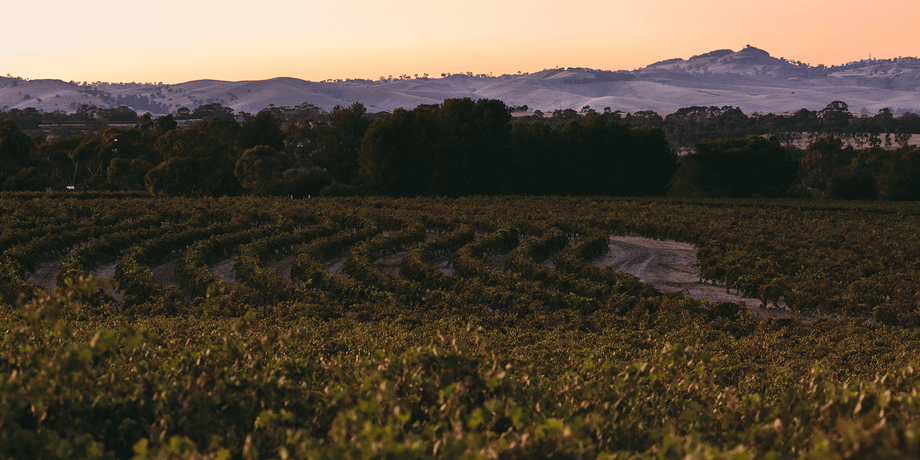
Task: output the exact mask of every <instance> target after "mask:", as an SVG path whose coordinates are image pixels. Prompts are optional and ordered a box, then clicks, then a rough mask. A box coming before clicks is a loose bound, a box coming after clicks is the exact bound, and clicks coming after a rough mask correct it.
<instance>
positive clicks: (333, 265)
mask: <svg viewBox="0 0 920 460" xmlns="http://www.w3.org/2000/svg"><path fill="white" fill-rule="evenodd" d="M347 259H348V256H347V255H342V256H339V257H336V258H333V259H329V260H326V261H323V265H325V266H326V270H327V271H329V274H330V275H332V276H344V277H346V278H350V276H348V275H347V274H346V273H344V270H345V261H346V260H347Z"/></svg>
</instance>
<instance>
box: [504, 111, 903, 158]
mask: <svg viewBox="0 0 920 460" xmlns="http://www.w3.org/2000/svg"><path fill="white" fill-rule="evenodd" d="M525 107H526V106H525ZM591 113H595V110H594V109H592V108H591V107H590V106H585V107H582V108H581V110H580V111H576V110H574V109H565V110H554V111H553V112H552V113H548V114H544V113H542V112H540V111H539V110H538V111H535V112H534V113H533V114H532V115H527V116H524V117H521V118H520V120H526V121H532V120H546V121H547V122H548V123H551V124H556V123H564V122H566V121H569V120H573V119H576V118H580V117H582V116H584V115H587V114H591ZM596 113H601V114H603V115H604V116H605V117H607V118H610V119H615V120H621V121H623V122H624V123H626V124H627V125H629V126H631V127H637V126H652V127H656V128H661V129H663V130H664V132H665V134H667V137H668V142H670V143H671V147H672V148H673V149H674V150H675V151H683V152H689V151H691V150H692V149H693V147H694V146H695V145H696V144H698V143H699V142H702V141H704V140H714V139H733V138H739V137H746V136H750V135H757V136H761V135H765V136H768V137H776V138H777V139H778V140H779V141H780V142H781V143H782V144H784V145H785V144H801V143H805V144H807V143H810V142H811V141H814V140H815V139H817V138H818V137H821V136H826V135H831V134H833V135H834V136H836V137H840V138H842V139H844V140H846V141H847V142H848V143H852V144H855V145H856V146H857V147H859V148H862V147H880V146H884V147H887V148H891V147H893V146H904V145H906V144H907V142H908V141H909V140H910V134H911V133H913V134H917V133H920V115H917V114H914V113H910V112H908V113H905V114H903V115H901V116H898V117H895V115H894V113H893V112H892V111H891V110H890V109H888V108H883V109H881V110H879V112H878V113H877V114H876V115H874V116H871V117H868V116H860V117H857V116H855V115H853V114H852V113H850V110H849V106H848V105H847V104H846V103H845V102H841V101H834V102H831V103H830V104H828V105H827V107H825V108H824V109H821V110H808V109H801V110H799V111H798V112H795V113H793V114H776V113H767V114H760V113H755V114H752V115H747V114H745V113H744V112H742V111H741V109H739V108H738V107H730V106H724V107H714V106H713V107H702V106H694V107H685V108H682V109H679V110H678V111H676V112H674V113H671V114H668V115H666V116H664V117H662V116H661V115H660V114H658V113H657V112H654V111H651V110H645V111H639V112H635V113H623V112H621V111H619V110H616V111H611V110H610V107H605V108H604V109H603V111H602V112H596Z"/></svg>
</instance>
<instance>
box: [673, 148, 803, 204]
mask: <svg viewBox="0 0 920 460" xmlns="http://www.w3.org/2000/svg"><path fill="white" fill-rule="evenodd" d="M678 165H679V167H678V169H677V172H675V174H674V178H673V179H672V182H671V191H670V194H671V195H673V196H686V197H694V198H696V197H725V198H752V197H779V196H783V194H785V193H786V191H787V190H788V189H789V187H790V186H791V185H792V183H793V181H794V180H795V178H796V171H797V170H798V163H797V161H796V160H795V159H794V158H792V157H791V156H790V155H788V153H787V150H786V148H785V147H783V146H782V145H781V144H780V143H779V141H778V140H776V139H775V138H773V139H769V140H768V139H764V138H763V137H762V136H747V137H744V138H736V139H720V140H717V141H703V142H700V143H698V144H697V145H696V147H695V149H694V152H693V153H691V154H688V155H686V156H684V157H682V158H681V159H680V160H679V161H678Z"/></svg>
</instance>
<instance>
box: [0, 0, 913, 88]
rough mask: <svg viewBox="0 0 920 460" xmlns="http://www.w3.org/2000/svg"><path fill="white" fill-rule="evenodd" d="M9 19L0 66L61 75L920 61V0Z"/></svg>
mask: <svg viewBox="0 0 920 460" xmlns="http://www.w3.org/2000/svg"><path fill="white" fill-rule="evenodd" d="M3 15H4V16H6V20H4V21H3V22H4V27H3V28H4V42H5V43H4V45H3V46H0V75H7V74H9V75H12V76H14V77H15V76H21V77H23V78H29V79H45V78H50V79H60V80H64V81H70V80H74V81H89V82H93V81H106V82H132V81H136V82H165V83H182V82H186V81H191V80H199V79H215V80H230V81H241V80H262V79H268V78H273V77H294V78H301V79H304V80H312V81H319V80H326V79H348V78H366V79H377V78H379V77H388V76H390V75H392V76H399V75H403V74H407V75H415V74H418V75H420V76H421V75H424V74H425V73H427V74H429V76H432V77H434V76H440V75H441V73H459V72H473V73H476V74H493V75H501V74H506V73H517V72H518V71H521V72H536V71H540V70H543V69H545V68H555V67H588V68H593V69H603V70H633V69H635V68H639V67H644V66H646V65H648V64H651V63H653V62H656V61H660V60H664V59H670V58H677V57H680V58H688V57H690V56H693V55H696V54H702V53H706V52H709V51H713V50H716V49H726V48H728V49H733V50H735V51H738V50H740V49H742V48H744V47H745V46H746V45H751V46H755V47H757V48H761V49H764V50H766V51H767V52H769V53H770V54H771V55H773V56H775V57H785V58H786V59H790V60H797V61H802V62H806V63H809V64H812V65H817V64H825V65H836V64H843V63H846V62H850V61H857V60H860V59H866V58H869V57H870V56H872V57H875V58H894V57H898V56H914V57H917V56H920V37H918V36H917V35H916V33H915V32H914V31H913V29H915V28H916V27H917V25H918V24H920V8H917V4H916V0H876V1H865V0H694V1H687V0H632V1H620V0H566V1H561V0H553V1H547V0H465V1H462V2H459V1H458V2H439V1H435V0H323V1H318V0H297V1H293V0H259V1H245V2H243V1H237V0H222V1H213V0H181V1H180V0H157V1H152V2H125V1H124V0H119V1H114V0H102V1H87V2H75V1H73V0H66V1H65V0H45V1H42V2H31V1H16V2H15V3H13V4H12V5H4V7H3Z"/></svg>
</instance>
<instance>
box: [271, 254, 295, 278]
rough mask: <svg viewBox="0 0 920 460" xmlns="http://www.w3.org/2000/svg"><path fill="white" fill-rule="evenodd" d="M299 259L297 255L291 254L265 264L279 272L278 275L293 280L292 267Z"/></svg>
mask: <svg viewBox="0 0 920 460" xmlns="http://www.w3.org/2000/svg"><path fill="white" fill-rule="evenodd" d="M296 259H297V255H296V254H295V255H290V256H287V257H285V258H283V259H281V260H275V261H272V262H268V263H266V264H265V267H266V268H271V269H273V270H275V271H276V272H278V276H281V277H282V278H284V279H286V280H288V281H290V280H291V267H292V266H293V265H294V260H296Z"/></svg>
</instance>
